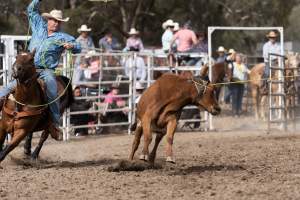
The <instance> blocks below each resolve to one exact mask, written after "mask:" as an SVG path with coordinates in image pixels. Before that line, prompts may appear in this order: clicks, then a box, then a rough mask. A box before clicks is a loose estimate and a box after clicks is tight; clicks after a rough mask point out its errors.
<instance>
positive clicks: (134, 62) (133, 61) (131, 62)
mask: <svg viewBox="0 0 300 200" xmlns="http://www.w3.org/2000/svg"><path fill="white" fill-rule="evenodd" d="M130 51H132V52H137V49H135V48H131V49H130ZM130 67H132V69H135V74H134V76H135V78H136V79H137V80H138V81H145V80H146V77H147V72H146V65H145V62H144V59H143V58H142V57H141V56H139V55H137V54H134V55H132V56H130V57H128V58H127V59H126V61H125V66H124V68H125V75H126V76H127V77H130V72H131V70H130Z"/></svg>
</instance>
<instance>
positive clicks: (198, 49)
mask: <svg viewBox="0 0 300 200" xmlns="http://www.w3.org/2000/svg"><path fill="white" fill-rule="evenodd" d="M196 36H197V44H196V45H195V46H194V47H193V48H192V49H191V50H190V52H192V53H204V54H207V53H208V44H207V40H206V39H205V33H204V32H199V33H197V34H196ZM200 61H201V58H200V57H196V58H192V59H190V60H189V61H188V63H187V65H188V66H194V65H196V66H202V63H201V62H200Z"/></svg>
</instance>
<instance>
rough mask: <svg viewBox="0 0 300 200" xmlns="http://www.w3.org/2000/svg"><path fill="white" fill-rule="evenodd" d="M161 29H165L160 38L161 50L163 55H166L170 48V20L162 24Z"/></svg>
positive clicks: (172, 23) (171, 32) (171, 31)
mask: <svg viewBox="0 0 300 200" xmlns="http://www.w3.org/2000/svg"><path fill="white" fill-rule="evenodd" d="M162 27H163V29H165V32H164V33H163V35H162V37H161V43H162V49H163V51H164V52H165V53H168V52H169V50H170V47H171V41H172V38H173V28H174V22H173V20H171V19H168V20H167V21H165V22H164V23H163V24H162Z"/></svg>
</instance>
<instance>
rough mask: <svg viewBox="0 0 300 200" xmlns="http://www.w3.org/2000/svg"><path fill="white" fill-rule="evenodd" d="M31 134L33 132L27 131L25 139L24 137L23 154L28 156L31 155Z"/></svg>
mask: <svg viewBox="0 0 300 200" xmlns="http://www.w3.org/2000/svg"><path fill="white" fill-rule="evenodd" d="M32 135H33V133H32V132H31V133H29V134H28V135H27V136H26V139H25V143H24V154H25V155H27V156H30V155H31V141H32Z"/></svg>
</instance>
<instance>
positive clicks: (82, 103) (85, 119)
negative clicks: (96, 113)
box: [70, 86, 93, 136]
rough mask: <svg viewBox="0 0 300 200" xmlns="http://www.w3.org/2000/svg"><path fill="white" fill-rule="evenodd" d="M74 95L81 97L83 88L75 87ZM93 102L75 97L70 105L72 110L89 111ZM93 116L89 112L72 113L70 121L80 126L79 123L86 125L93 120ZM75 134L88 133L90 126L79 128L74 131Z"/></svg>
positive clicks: (82, 134)
mask: <svg viewBox="0 0 300 200" xmlns="http://www.w3.org/2000/svg"><path fill="white" fill-rule="evenodd" d="M73 94H74V97H75V98H76V97H81V96H82V94H81V90H80V87H78V86H77V87H75V89H74V91H73ZM91 106H92V105H91V103H90V102H88V101H86V100H84V99H75V100H74V102H73V103H72V105H71V107H70V111H71V112H76V111H87V110H88V109H89V108H90V107H91ZM92 120H93V119H92V117H91V116H90V115H89V114H79V115H71V118H70V121H71V124H73V125H75V126H78V125H86V124H88V123H89V122H90V121H92ZM74 134H75V136H84V135H87V134H88V128H77V129H75V132H74Z"/></svg>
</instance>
